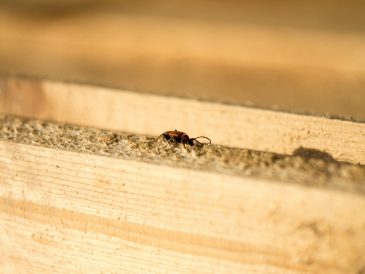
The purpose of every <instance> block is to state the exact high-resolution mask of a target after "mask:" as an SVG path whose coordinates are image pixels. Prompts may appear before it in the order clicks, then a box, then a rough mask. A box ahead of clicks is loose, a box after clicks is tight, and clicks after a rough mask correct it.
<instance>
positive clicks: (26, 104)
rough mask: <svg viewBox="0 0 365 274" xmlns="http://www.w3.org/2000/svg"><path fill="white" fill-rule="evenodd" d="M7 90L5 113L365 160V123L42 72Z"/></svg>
mask: <svg viewBox="0 0 365 274" xmlns="http://www.w3.org/2000/svg"><path fill="white" fill-rule="evenodd" d="M0 98H1V100H0V113H8V114H14V115H20V116H28V117H35V118H40V119H50V120H54V121H60V122H66V123H72V124H79V125H86V126H92V127H99V128H106V129H117V130H122V131H127V132H134V133H138V134H147V135H159V134H161V133H162V132H164V131H165V130H171V129H172V130H173V129H179V130H183V131H185V132H187V133H188V134H190V135H191V136H199V135H205V136H209V137H210V138H211V139H212V140H213V142H214V143H216V144H221V145H227V146H231V147H241V148H248V149H254V150H261V151H269V152H276V153H281V154H292V153H293V151H294V150H296V149H298V148H299V147H305V148H312V149H318V150H320V151H322V152H325V153H329V154H331V155H332V156H333V157H334V158H335V159H337V160H341V161H348V162H352V163H360V164H365V124H364V123H356V122H351V121H344V120H336V119H327V118H324V117H315V116H307V115H298V114H292V113H283V112H277V111H271V110H262V109H254V108H247V107H241V106H233V105H225V104H219V103H211V102H204V101H196V100H188V99H181V98H174V97H165V96H158V95H151V94H141V93H134V92H129V91H123V90H113V89H107V88H100V87H94V86H87V85H76V84H67V83H60V82H52V81H42V80H34V81H32V80H23V79H3V80H2V82H1V86H0ZM1 102H2V104H1Z"/></svg>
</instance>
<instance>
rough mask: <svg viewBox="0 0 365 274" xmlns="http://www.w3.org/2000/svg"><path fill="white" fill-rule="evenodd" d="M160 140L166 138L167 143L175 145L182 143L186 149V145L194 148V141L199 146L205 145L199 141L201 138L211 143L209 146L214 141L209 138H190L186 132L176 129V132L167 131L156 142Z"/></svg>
mask: <svg viewBox="0 0 365 274" xmlns="http://www.w3.org/2000/svg"><path fill="white" fill-rule="evenodd" d="M160 138H164V139H165V140H166V141H167V142H170V141H173V142H175V143H181V144H183V145H184V147H185V145H186V144H189V145H191V146H193V145H194V141H195V142H197V143H199V144H204V143H201V142H199V141H198V140H197V139H199V138H204V139H207V140H208V141H209V144H211V143H212V141H211V140H210V139H209V138H208V137H205V136H199V137H195V138H190V137H189V135H187V134H186V133H185V132H182V131H178V130H176V129H175V130H169V131H165V132H164V133H162V134H161V135H160V136H158V138H157V139H156V142H157V141H158V140H159V139H160Z"/></svg>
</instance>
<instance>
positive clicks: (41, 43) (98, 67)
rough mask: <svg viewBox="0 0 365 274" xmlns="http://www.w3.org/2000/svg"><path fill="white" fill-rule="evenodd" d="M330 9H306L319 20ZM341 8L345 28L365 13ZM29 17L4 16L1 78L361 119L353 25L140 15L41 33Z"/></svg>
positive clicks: (363, 77)
mask: <svg viewBox="0 0 365 274" xmlns="http://www.w3.org/2000/svg"><path fill="white" fill-rule="evenodd" d="M297 4H298V5H300V3H297ZM184 5H185V4H184ZM226 5H227V6H229V5H231V4H226ZM256 5H258V6H259V7H258V10H260V4H256ZM280 5H283V6H285V5H284V4H283V3H281V4H280ZM288 5H289V4H288ZM291 5H293V4H291ZM327 5H328V4H326V3H324V5H323V3H322V4H317V5H309V6H310V7H311V8H313V6H315V7H316V6H317V7H321V9H320V10H321V11H322V13H323V14H324V13H326V12H327V13H328V11H329V9H328V8H329V7H328V6H327ZM333 5H334V6H336V4H331V5H329V6H330V7H333ZM163 6H166V5H163ZM208 6H210V4H209V5H208ZM223 6H224V4H223ZM248 6H249V7H250V8H248V9H251V11H252V10H255V7H252V4H251V5H248ZM253 6H255V5H253ZM289 6H290V5H289ZM337 6H338V3H337ZM345 6H346V7H342V5H340V8H338V9H340V10H341V17H342V16H344V11H345V10H347V17H346V18H347V19H348V20H343V21H341V22H342V23H341V26H342V27H343V26H344V23H343V22H345V21H346V22H349V21H351V19H354V11H355V10H356V11H357V12H359V11H360V10H361V8H362V6H363V5H360V4H358V3H352V4H351V5H349V4H347V5H345ZM296 7H297V6H296ZM261 8H262V7H261ZM266 8H267V7H266ZM272 8H273V7H272ZM292 8H293V7H292ZM293 9H294V10H295V8H293ZM232 10H233V9H232V7H231V8H230V11H229V12H231V13H232ZM235 10H239V11H240V12H241V11H242V10H245V11H246V12H247V9H246V8H242V9H237V8H235ZM348 10H351V13H349V12H348ZM306 11H308V7H307V9H306ZM113 12H114V11H113ZM281 12H282V10H281ZM317 12H318V11H317ZM250 13H252V12H250ZM296 13H298V11H297V12H296ZM284 14H286V13H284ZM288 14H295V13H292V12H290V11H288ZM305 14H307V13H305ZM349 14H351V15H352V16H351V17H350V15H349ZM359 14H361V15H362V13H361V12H359ZM327 15H328V14H327ZM241 16H242V15H241ZM268 16H269V15H268ZM259 17H262V15H260V16H259ZM278 17H279V18H280V16H278ZM297 17H298V16H294V19H295V18H297ZM304 17H305V16H304ZM317 17H318V18H317ZM317 17H316V18H317V19H318V20H313V18H312V17H311V18H308V20H307V21H308V23H309V24H310V25H311V23H310V22H313V21H316V22H317V23H318V22H319V21H320V20H322V19H323V16H318V15H317ZM35 18H37V17H24V16H21V14H20V15H19V14H18V13H11V12H7V11H6V10H4V11H0V72H2V73H8V74H12V73H18V74H25V75H38V76H42V77H45V78H50V79H60V80H68V81H82V82H86V83H93V84H99V83H101V84H103V85H106V86H114V87H122V88H126V89H133V90H143V91H149V92H151V91H154V92H160V93H165V94H166V93H172V94H175V95H178V96H183V95H189V96H193V97H198V96H200V97H201V98H213V99H215V100H224V101H228V102H231V103H232V102H233V103H235V102H239V103H246V102H248V101H251V102H254V103H256V104H258V105H263V106H266V107H271V106H272V105H279V106H280V107H281V108H283V109H294V110H301V111H305V110H311V111H315V112H317V113H322V114H323V113H327V112H329V113H334V114H341V115H350V116H354V117H357V118H360V119H365V112H364V108H363V105H364V104H365V97H364V96H363V90H364V86H365V72H364V67H365V65H364V64H365V56H364V51H363V48H364V47H365V38H364V35H363V32H361V31H354V29H355V30H358V29H357V28H356V26H354V29H353V28H351V27H350V30H349V31H347V32H343V31H338V30H336V31H334V30H331V29H329V30H328V29H326V28H324V29H322V28H320V27H315V28H311V27H309V28H305V27H304V28H303V27H295V28H293V27H288V26H291V24H290V23H288V22H286V23H282V24H275V23H274V22H270V20H269V22H270V23H271V24H267V23H268V22H266V24H257V23H256V24H253V23H251V24H250V23H247V22H246V23H245V22H244V23H242V22H241V23H239V22H237V21H229V20H225V21H223V22H221V21H217V20H208V21H204V20H198V19H197V18H195V19H192V18H190V19H189V20H186V17H184V19H181V18H179V16H177V17H173V16H149V15H148V12H147V14H146V11H144V12H142V15H141V14H138V12H137V14H134V13H133V12H132V13H127V14H125V13H123V12H121V13H117V14H116V13H107V12H106V13H102V15H101V13H100V11H99V10H98V11H97V12H94V13H77V12H76V13H73V14H72V15H68V16H66V17H64V18H63V17H61V18H57V20H51V22H50V24H47V26H48V27H47V28H45V27H44V25H45V24H46V23H45V22H48V21H47V20H46V21H45V20H36V19H35ZM336 18H337V17H336ZM360 18H362V17H360ZM360 18H359V19H358V20H354V21H356V22H358V24H359V25H361V24H360V23H359V22H361V20H362V19H360ZM331 20H334V19H333V18H332V19H331ZM254 21H255V20H254ZM274 21H275V20H274ZM334 21H337V20H334ZM327 23H328V22H327ZM106 30H107V31H106ZM351 30H353V31H351ZM161 45H163V46H161ZM349 92H350V93H351V96H349ZM293 94H296V96H293Z"/></svg>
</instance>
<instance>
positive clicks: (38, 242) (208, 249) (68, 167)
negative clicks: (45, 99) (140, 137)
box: [0, 141, 365, 274]
mask: <svg viewBox="0 0 365 274" xmlns="http://www.w3.org/2000/svg"><path fill="white" fill-rule="evenodd" d="M364 210H365V199H364V195H363V194H362V193H354V192H347V191H338V190H335V189H326V188H322V187H307V186H303V185H298V184H291V183H286V184H283V183H280V182H275V181H272V180H261V179H257V178H254V177H242V176H235V175H227V174H222V173H218V172H210V173H208V172H205V171H198V170H191V169H186V168H177V167H174V166H164V165H156V164H151V163H144V162H141V161H138V162H137V161H131V160H124V159H117V158H111V157H108V156H98V155H93V154H85V153H79V152H70V151H62V150H58V149H49V148H45V147H42V146H39V145H37V146H33V145H23V144H19V143H14V142H7V141H5V142H4V141H0V241H1V245H0V266H1V269H3V270H4V271H5V273H12V272H17V273H19V272H32V273H33V272H37V273H49V272H52V273H76V272H78V273H100V272H109V273H110V272H117V273H118V272H119V273H120V272H132V273H146V272H169V271H170V272H176V271H180V272H182V273H196V272H202V273H212V272H215V273H243V272H245V273H268V272H270V273H336V274H337V273H344V274H345V273H346V274H348V273H354V274H355V273H360V272H359V271H361V269H363V268H364V266H365V255H364V254H365V233H364V227H365V215H364V214H363V212H364Z"/></svg>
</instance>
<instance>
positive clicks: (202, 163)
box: [0, 116, 365, 193]
mask: <svg viewBox="0 0 365 274" xmlns="http://www.w3.org/2000/svg"><path fill="white" fill-rule="evenodd" d="M164 130H166V129H164ZM164 130H162V131H164ZM155 139H156V137H150V136H141V135H133V134H128V133H124V132H117V131H111V130H100V129H95V128H87V127H79V126H75V125H68V124H59V123H54V122H47V121H40V120H30V119H22V118H17V117H13V116H0V140H1V141H10V142H17V143H22V144H30V145H37V146H43V147H47V148H53V149H60V150H67V151H76V152H83V153H92V154H98V155H105V156H109V157H116V158H122V159H128V160H134V161H143V162H148V163H155V164H164V165H170V166H177V167H184V168H193V169H200V170H207V171H213V172H222V173H227V174H236V175H241V176H255V177H260V178H265V179H273V180H280V181H282V182H294V183H301V184H305V185H309V186H320V187H331V188H338V189H343V190H350V191H357V192H361V193H365V166H362V165H353V164H350V163H344V162H338V161H336V160H335V159H333V158H332V157H331V155H329V154H327V153H324V152H321V151H319V150H315V149H308V148H298V149H297V150H296V151H295V152H294V154H293V155H279V154H274V153H269V152H262V151H253V150H248V149H243V148H230V147H224V146H219V145H214V144H212V145H209V144H205V145H199V144H195V145H194V146H189V145H187V146H186V147H184V146H183V145H182V144H174V143H168V142H166V141H165V140H163V138H161V139H160V140H159V141H158V142H156V141H155ZM213 143H214V140H213Z"/></svg>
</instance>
